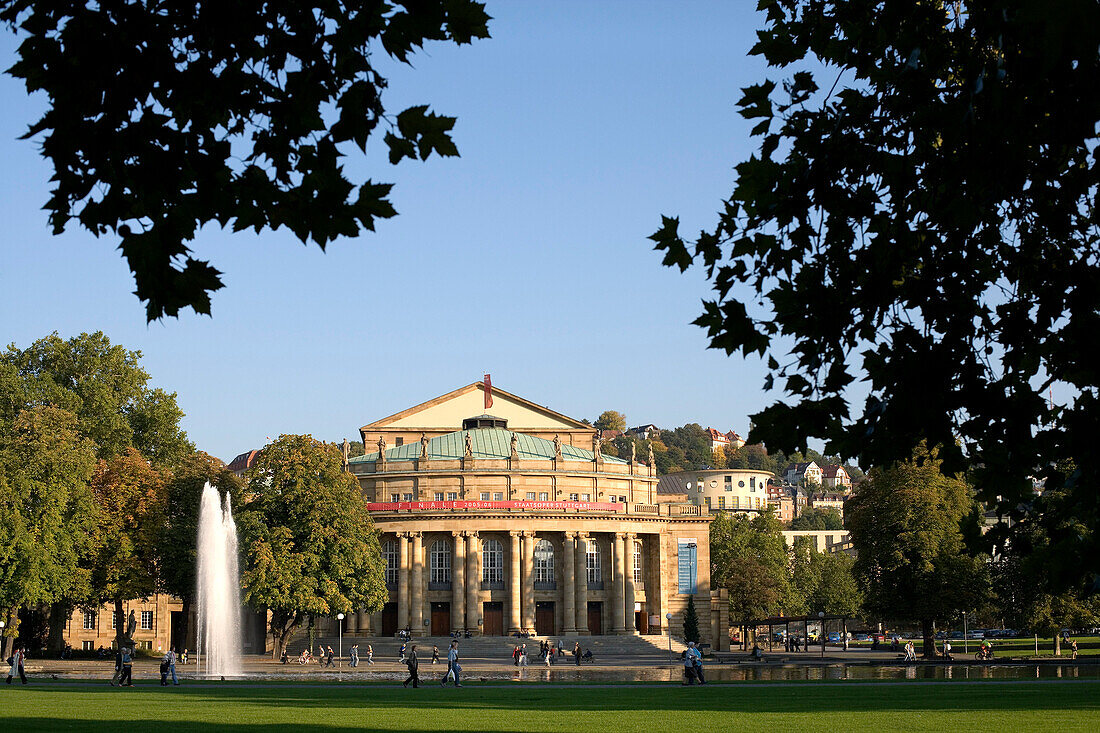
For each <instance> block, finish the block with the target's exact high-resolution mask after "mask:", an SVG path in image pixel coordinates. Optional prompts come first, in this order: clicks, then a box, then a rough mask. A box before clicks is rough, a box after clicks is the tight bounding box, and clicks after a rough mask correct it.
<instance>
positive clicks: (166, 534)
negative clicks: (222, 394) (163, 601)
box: [155, 451, 243, 638]
mask: <svg viewBox="0 0 1100 733" xmlns="http://www.w3.org/2000/svg"><path fill="white" fill-rule="evenodd" d="M207 483H210V485H211V486H213V487H214V488H216V489H217V490H218V492H219V493H229V495H230V497H231V498H232V502H233V506H234V507H236V506H237V505H238V504H239V503H240V500H241V494H242V489H243V482H242V481H241V480H240V479H239V478H237V476H236V475H234V474H233V473H232V472H231V471H229V469H228V468H226V466H225V464H224V463H222V462H221V461H220V460H218V459H217V458H214V457H213V456H211V455H208V454H207V453H204V452H202V451H197V452H195V453H193V454H192V455H190V456H188V457H187V458H186V459H185V460H184V461H183V462H182V463H181V464H180V465H179V466H178V467H177V469H176V470H175V472H174V473H173V474H172V476H171V477H170V478H169V479H168V480H167V481H166V482H165V484H164V492H163V494H164V496H163V511H162V512H161V521H160V522H158V524H157V527H156V530H157V531H156V537H155V552H156V565H157V570H158V577H157V583H158V589H159V590H163V591H165V592H167V593H171V594H172V595H174V596H176V597H177V598H179V599H180V600H181V601H182V603H183V613H182V617H183V629H182V636H183V637H184V638H187V637H188V629H187V625H188V623H189V622H190V618H191V603H192V601H193V599H194V596H195V587H196V582H195V566H196V544H197V542H198V533H199V505H200V503H201V501H202V492H203V489H204V488H205V487H206V484H207Z"/></svg>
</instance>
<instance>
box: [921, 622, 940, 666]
mask: <svg viewBox="0 0 1100 733" xmlns="http://www.w3.org/2000/svg"><path fill="white" fill-rule="evenodd" d="M920 626H921V635H922V636H923V637H924V655H923V656H924V658H925V659H935V658H936V637H935V635H934V634H933V633H932V619H929V618H925V619H921V622H920Z"/></svg>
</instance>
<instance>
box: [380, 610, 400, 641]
mask: <svg viewBox="0 0 1100 733" xmlns="http://www.w3.org/2000/svg"><path fill="white" fill-rule="evenodd" d="M395 634H397V604H396V603H387V604H386V605H384V606H382V636H394V635H395Z"/></svg>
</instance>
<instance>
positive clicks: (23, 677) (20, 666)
mask: <svg viewBox="0 0 1100 733" xmlns="http://www.w3.org/2000/svg"><path fill="white" fill-rule="evenodd" d="M26 658H27V652H26V650H25V649H23V647H22V645H20V646H17V647H15V651H13V652H12V653H11V656H10V657H8V664H9V665H10V669H8V684H9V685H10V684H11V681H12V678H13V677H15V675H19V681H20V682H22V683H23V684H24V685H25V684H27V671H26V668H25V663H26Z"/></svg>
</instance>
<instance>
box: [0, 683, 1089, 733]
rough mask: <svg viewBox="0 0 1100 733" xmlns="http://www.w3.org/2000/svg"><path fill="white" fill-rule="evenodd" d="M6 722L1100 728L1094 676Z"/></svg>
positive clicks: (30, 699) (432, 691)
mask: <svg viewBox="0 0 1100 733" xmlns="http://www.w3.org/2000/svg"><path fill="white" fill-rule="evenodd" d="M0 721H2V722H3V728H4V730H11V731H20V733H23V732H24V731H59V730H69V731H112V732H113V733H114V732H117V731H142V730H163V731H172V733H192V732H198V731H201V732H202V733H210V731H215V730H217V731H239V732H240V733H246V732H251V731H274V730H287V729H290V728H291V727H293V728H294V729H295V730H298V731H306V732H307V733H308V732H310V731H316V732H320V731H326V732H329V733H332V732H334V731H335V732H339V731H351V730H368V731H426V730H448V731H567V730H581V731H586V732H587V731H594V732H596V733H603V732H613V733H625V732H627V731H645V732H646V733H654V732H664V731H676V732H677V733H679V732H680V731H713V730H738V731H742V730H761V731H764V730H767V731H776V730H799V731H829V733H835V731H846V732H847V731H859V730H868V731H881V730H898V729H901V730H936V731H938V732H939V731H950V730H960V731H963V730H965V731H974V730H1021V729H1022V730H1028V731H1029V733H1034V732H1035V731H1043V730H1051V731H1059V732H1060V733H1062V732H1064V731H1075V730H1080V731H1086V730H1087V731H1096V730H1098V729H1100V682H1021V683H1012V684H994V683H983V684H972V685H971V684H965V683H948V684H939V683H921V682H910V683H904V684H896V685H883V684H877V685H858V684H851V683H840V684H831V685H823V684H804V685H776V684H772V685H714V684H712V685H707V686H706V687H694V688H681V687H679V686H665V685H652V686H645V687H639V686H627V687H611V688H604V687H600V688H597V687H590V688H566V687H556V688H555V687H541V686H523V685H502V686H492V687H486V686H479V685H478V684H477V683H470V684H467V685H465V686H464V687H463V688H462V689H454V688H453V687H452V688H448V689H446V690H441V689H440V688H439V687H437V686H434V685H428V686H427V687H425V688H422V689H419V690H411V689H410V690H404V689H402V688H400V687H398V686H392V687H378V686H370V687H337V686H333V687H328V688H323V687H317V686H309V687H293V686H286V685H283V686H280V685H276V684H267V685H263V686H257V687H243V686H225V687H212V686H191V687H187V686H184V687H180V688H177V689H172V688H169V689H167V690H162V689H161V688H160V687H157V686H152V685H147V686H138V687H135V688H133V689H127V690H117V689H112V688H110V687H108V686H106V685H96V686H89V687H78V688H73V687H65V686H62V685H60V684H50V683H48V682H39V683H37V684H34V685H32V686H29V687H26V688H23V687H19V686H16V687H10V688H9V687H5V688H2V689H0Z"/></svg>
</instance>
